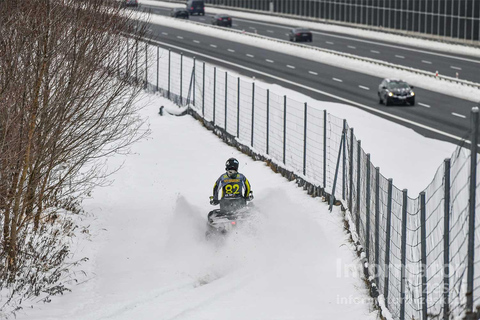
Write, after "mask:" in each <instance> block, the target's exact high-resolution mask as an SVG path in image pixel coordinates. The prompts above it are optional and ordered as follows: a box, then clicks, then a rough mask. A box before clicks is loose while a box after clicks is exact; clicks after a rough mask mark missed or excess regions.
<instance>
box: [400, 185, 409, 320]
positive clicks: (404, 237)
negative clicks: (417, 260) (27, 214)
mask: <svg viewBox="0 0 480 320" xmlns="http://www.w3.org/2000/svg"><path fill="white" fill-rule="evenodd" d="M402 193H403V201H402V248H401V252H402V258H401V266H400V267H401V276H400V281H401V283H400V299H401V301H400V320H405V278H406V274H405V273H406V268H405V263H406V261H407V218H408V215H407V206H408V196H407V189H403V191H402Z"/></svg>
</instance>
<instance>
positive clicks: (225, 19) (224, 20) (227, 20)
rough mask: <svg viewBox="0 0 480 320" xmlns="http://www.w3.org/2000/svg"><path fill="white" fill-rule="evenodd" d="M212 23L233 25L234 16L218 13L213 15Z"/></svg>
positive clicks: (226, 25) (224, 25)
mask: <svg viewBox="0 0 480 320" xmlns="http://www.w3.org/2000/svg"><path fill="white" fill-rule="evenodd" d="M212 24H213V25H215V26H223V27H231V26H232V17H230V16H229V15H226V14H217V15H215V16H213V17H212Z"/></svg>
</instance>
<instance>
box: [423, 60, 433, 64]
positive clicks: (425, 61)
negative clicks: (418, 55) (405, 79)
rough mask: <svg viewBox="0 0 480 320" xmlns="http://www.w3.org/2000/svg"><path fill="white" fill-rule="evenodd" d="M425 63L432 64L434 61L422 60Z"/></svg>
mask: <svg viewBox="0 0 480 320" xmlns="http://www.w3.org/2000/svg"><path fill="white" fill-rule="evenodd" d="M422 62H423V63H426V64H432V61H427V60H422Z"/></svg>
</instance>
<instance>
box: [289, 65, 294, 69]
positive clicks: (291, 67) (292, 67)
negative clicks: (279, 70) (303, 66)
mask: <svg viewBox="0 0 480 320" xmlns="http://www.w3.org/2000/svg"><path fill="white" fill-rule="evenodd" d="M287 68H290V69H295V66H291V65H289V64H287Z"/></svg>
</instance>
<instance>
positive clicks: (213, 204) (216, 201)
mask: <svg viewBox="0 0 480 320" xmlns="http://www.w3.org/2000/svg"><path fill="white" fill-rule="evenodd" d="M219 203H220V201H218V200H215V199H213V196H211V197H210V204H211V205H212V206H216V205H217V204H219Z"/></svg>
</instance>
